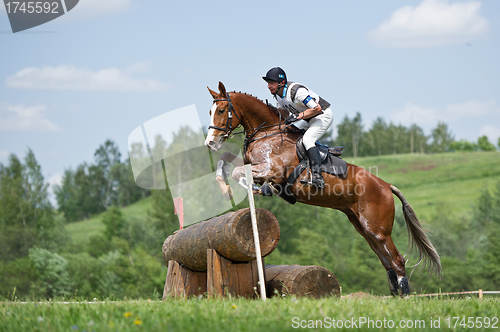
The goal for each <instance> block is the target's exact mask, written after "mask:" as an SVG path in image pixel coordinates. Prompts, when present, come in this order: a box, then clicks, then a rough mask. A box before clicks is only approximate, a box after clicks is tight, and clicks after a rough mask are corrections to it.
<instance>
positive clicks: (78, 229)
mask: <svg viewBox="0 0 500 332" xmlns="http://www.w3.org/2000/svg"><path fill="white" fill-rule="evenodd" d="M150 208H151V197H147V198H145V199H142V200H140V201H138V202H136V203H134V204H131V205H129V206H126V207H124V208H122V213H123V215H124V216H125V217H130V216H145V215H146V214H147V212H148V211H149V209H150ZM101 218H102V214H99V215H97V216H94V217H92V218H90V219H87V220H82V221H77V222H73V223H69V224H67V225H66V230H67V231H68V233H69V234H70V236H71V239H72V240H73V243H74V244H82V243H85V242H87V241H88V239H89V238H90V237H92V236H94V235H98V234H101V233H102V232H103V231H104V229H105V227H104V224H103V223H102V221H101Z"/></svg>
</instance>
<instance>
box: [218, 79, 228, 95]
mask: <svg viewBox="0 0 500 332" xmlns="http://www.w3.org/2000/svg"><path fill="white" fill-rule="evenodd" d="M219 92H220V96H221V97H222V98H226V97H227V94H226V87H225V86H224V84H222V82H219Z"/></svg>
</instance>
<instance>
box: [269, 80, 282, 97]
mask: <svg viewBox="0 0 500 332" xmlns="http://www.w3.org/2000/svg"><path fill="white" fill-rule="evenodd" d="M267 88H268V89H269V91H270V92H271V93H272V94H275V93H276V92H278V90H279V89H280V84H279V83H278V82H273V81H268V82H267Z"/></svg>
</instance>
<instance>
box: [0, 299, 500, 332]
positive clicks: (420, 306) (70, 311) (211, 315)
mask: <svg viewBox="0 0 500 332" xmlns="http://www.w3.org/2000/svg"><path fill="white" fill-rule="evenodd" d="M453 317H459V319H458V320H457V319H455V318H453ZM464 317H465V319H464V321H463V322H462V323H463V325H461V320H462V318H464ZM468 317H473V319H472V320H471V322H469V324H473V325H470V327H472V326H474V330H478V331H481V330H488V331H489V330H496V329H492V327H493V324H495V327H496V328H498V327H499V326H500V322H498V319H499V317H500V299H498V298H492V297H490V298H484V299H482V300H480V299H477V298H462V299H449V298H441V299H425V298H424V299H422V298H407V299H399V298H387V299H386V298H379V297H365V298H342V299H335V298H326V299H320V300H313V299H307V298H293V297H292V298H284V299H283V298H281V299H280V298H273V299H269V300H268V301H266V302H263V301H260V300H245V299H224V300H214V299H190V300H166V301H163V302H150V301H130V302H126V301H125V302H107V303H67V304H63V303H56V302H46V303H26V304H22V303H18V302H7V303H3V304H0V330H1V331H84V330H85V331H105V330H110V331H137V330H139V329H140V330H144V331H259V330H261V331H295V330H297V328H299V327H300V325H302V327H309V328H313V329H314V328H317V329H318V330H321V329H322V328H323V329H331V328H332V327H331V324H332V323H334V321H333V319H335V324H339V322H338V321H341V322H342V324H345V322H346V321H349V323H348V324H349V325H350V324H352V322H355V324H356V327H357V328H352V330H353V331H368V330H371V331H376V330H377V331H378V330H391V331H406V330H408V331H409V330H418V331H429V330H444V331H457V330H471V329H470V328H468V327H467V324H468V322H467V321H468ZM476 317H480V318H479V319H477V318H476ZM486 317H487V318H488V319H489V328H485V326H484V324H485V322H488V320H485V319H486ZM370 321H371V323H370V324H371V325H370V326H368V322H370ZM431 321H432V322H433V324H437V322H440V328H439V329H438V328H437V326H435V327H434V328H432V327H431ZM479 322H481V323H482V324H483V326H482V327H480V328H479ZM320 324H322V325H320ZM375 324H378V326H379V327H380V326H382V327H383V325H384V324H385V326H386V328H385V329H384V328H382V329H380V328H377V325H375ZM392 324H394V325H392ZM400 324H402V326H412V328H408V327H407V328H400V327H399V325H400ZM455 324H456V325H455ZM391 326H392V328H391ZM321 327H322V328H321ZM339 327H340V325H339ZM464 327H465V328H464ZM341 330H346V329H345V328H344V329H341ZM347 330H351V329H347Z"/></svg>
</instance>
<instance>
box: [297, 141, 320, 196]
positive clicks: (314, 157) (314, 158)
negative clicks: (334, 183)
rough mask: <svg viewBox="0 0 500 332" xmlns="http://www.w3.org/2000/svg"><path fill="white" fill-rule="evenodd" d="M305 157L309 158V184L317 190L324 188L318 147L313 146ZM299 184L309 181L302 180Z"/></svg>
mask: <svg viewBox="0 0 500 332" xmlns="http://www.w3.org/2000/svg"><path fill="white" fill-rule="evenodd" d="M307 155H308V156H309V162H310V163H311V171H312V179H311V184H312V185H314V186H317V187H318V188H324V187H325V181H324V180H323V175H322V174H321V156H320V155H319V150H318V147H317V146H315V147H312V148H310V149H309V150H307ZM301 182H302V183H304V182H305V183H309V181H304V180H302V181H301Z"/></svg>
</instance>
